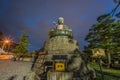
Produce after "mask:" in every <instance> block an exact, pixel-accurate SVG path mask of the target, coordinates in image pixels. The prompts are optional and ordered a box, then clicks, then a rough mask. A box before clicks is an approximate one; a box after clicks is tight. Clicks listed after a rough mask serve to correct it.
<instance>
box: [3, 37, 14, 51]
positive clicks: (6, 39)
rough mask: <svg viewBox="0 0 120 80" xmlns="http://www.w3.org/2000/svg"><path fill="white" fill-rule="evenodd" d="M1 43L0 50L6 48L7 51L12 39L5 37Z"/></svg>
mask: <svg viewBox="0 0 120 80" xmlns="http://www.w3.org/2000/svg"><path fill="white" fill-rule="evenodd" d="M2 41H3V42H2V49H3V50H4V49H5V48H8V49H9V47H10V45H11V42H12V39H10V38H9V37H5V38H3V40H2Z"/></svg>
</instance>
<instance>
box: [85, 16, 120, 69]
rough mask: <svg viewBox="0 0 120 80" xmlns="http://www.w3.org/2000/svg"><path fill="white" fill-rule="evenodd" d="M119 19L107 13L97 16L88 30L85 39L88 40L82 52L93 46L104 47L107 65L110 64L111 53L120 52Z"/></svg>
mask: <svg viewBox="0 0 120 80" xmlns="http://www.w3.org/2000/svg"><path fill="white" fill-rule="evenodd" d="M119 32H120V21H118V20H115V19H114V18H113V17H112V16H110V15H109V14H104V15H102V16H99V17H98V18H97V23H96V24H94V25H93V26H92V27H91V29H90V30H89V33H88V35H87V36H86V38H85V40H86V41H88V42H89V45H88V46H86V47H85V48H84V49H85V50H84V52H91V49H93V48H102V49H105V52H106V55H107V59H108V67H110V64H111V55H113V54H119V52H120V47H119V45H120V33H119Z"/></svg>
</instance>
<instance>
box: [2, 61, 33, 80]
mask: <svg viewBox="0 0 120 80" xmlns="http://www.w3.org/2000/svg"><path fill="white" fill-rule="evenodd" d="M31 65H32V62H20V61H10V60H0V80H8V78H9V77H10V76H13V75H17V76H16V77H17V79H15V80H23V77H24V75H26V74H27V73H28V72H29V71H30V67H31Z"/></svg>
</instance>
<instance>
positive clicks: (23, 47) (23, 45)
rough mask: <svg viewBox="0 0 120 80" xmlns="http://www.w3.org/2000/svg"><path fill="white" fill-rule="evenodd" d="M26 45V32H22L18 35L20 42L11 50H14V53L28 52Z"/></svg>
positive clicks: (27, 44) (27, 43)
mask: <svg viewBox="0 0 120 80" xmlns="http://www.w3.org/2000/svg"><path fill="white" fill-rule="evenodd" d="M27 46H29V42H28V36H27V35H26V34H22V35H21V37H20V42H19V43H18V45H17V46H16V47H15V48H14V49H13V50H12V52H14V53H27V52H28V49H27Z"/></svg>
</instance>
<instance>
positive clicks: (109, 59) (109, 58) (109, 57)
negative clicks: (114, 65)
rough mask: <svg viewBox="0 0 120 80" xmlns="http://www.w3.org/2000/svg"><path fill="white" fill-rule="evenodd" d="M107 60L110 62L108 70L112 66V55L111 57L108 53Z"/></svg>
mask: <svg viewBox="0 0 120 80" xmlns="http://www.w3.org/2000/svg"><path fill="white" fill-rule="evenodd" d="M107 60H108V66H107V68H110V66H111V55H110V53H107Z"/></svg>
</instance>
